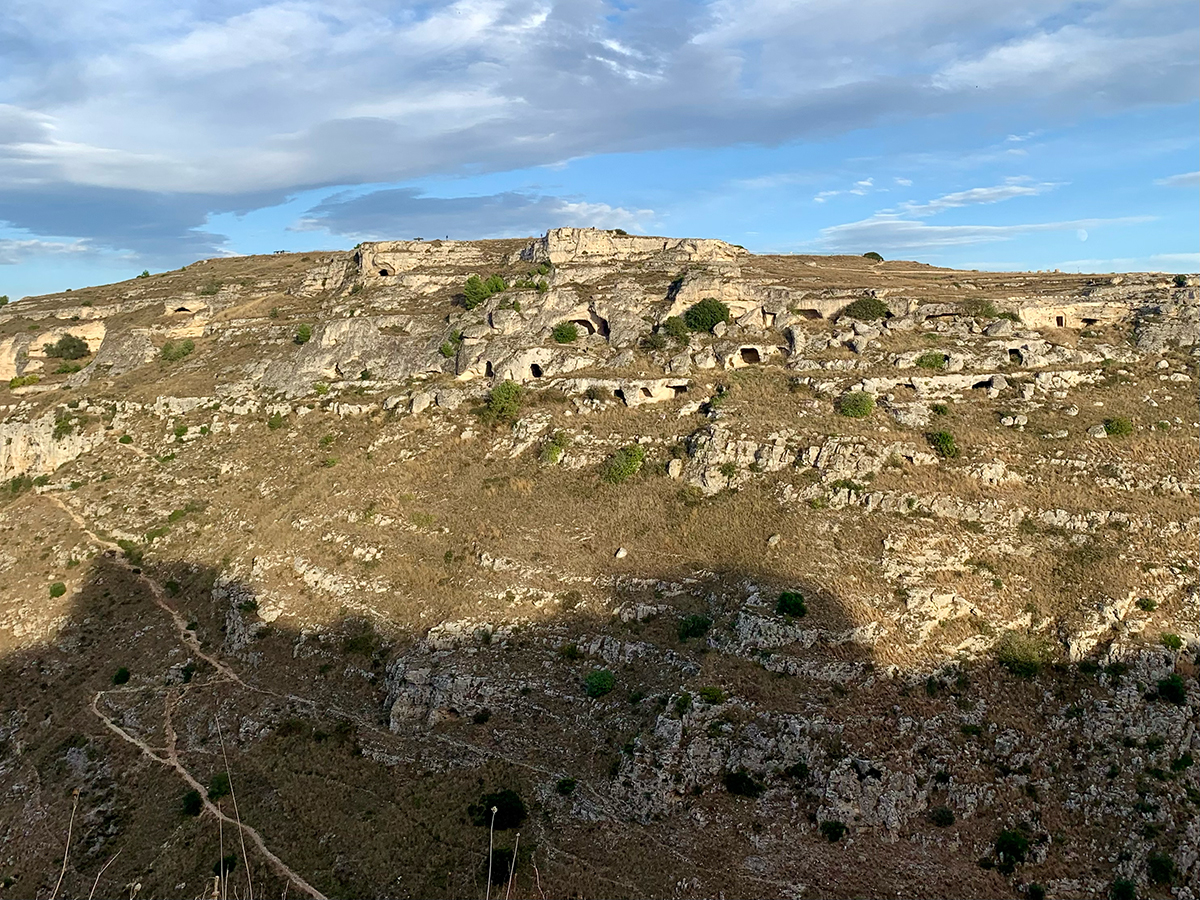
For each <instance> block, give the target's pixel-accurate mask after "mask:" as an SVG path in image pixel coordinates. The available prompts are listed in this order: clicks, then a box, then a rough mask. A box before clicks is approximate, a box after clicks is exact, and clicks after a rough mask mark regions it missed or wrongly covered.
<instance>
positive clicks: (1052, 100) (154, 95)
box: [0, 0, 1200, 300]
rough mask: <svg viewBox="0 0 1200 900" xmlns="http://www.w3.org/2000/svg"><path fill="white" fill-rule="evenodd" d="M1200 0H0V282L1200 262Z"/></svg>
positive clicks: (35, 287)
mask: <svg viewBox="0 0 1200 900" xmlns="http://www.w3.org/2000/svg"><path fill="white" fill-rule="evenodd" d="M1198 48H1200V5H1197V3H1196V2H1195V0H1179V2H1176V0H1094V2H1065V0H1063V2H1060V0H1007V2H1005V3H996V2H994V0H905V2H899V0H854V2H846V0H459V2H438V0H428V2H409V3H401V2H387V0H339V2H337V3H332V2H272V3H263V2H252V0H4V3H3V4H0V294H7V295H9V296H11V297H12V298H13V299H14V300H15V299H17V298H18V297H22V296H26V295H34V294H40V293H47V292H52V291H59V290H64V289H66V288H69V287H71V288H78V287H83V286H86V285H93V284H103V283H108V282H112V281H117V280H121V279H124V278H128V277H131V276H133V275H135V274H137V273H139V272H141V271H142V270H143V269H148V270H149V271H151V272H157V271H163V270H167V269H172V268H178V267H180V266H182V265H185V264H187V263H190V262H193V261H195V260H197V259H202V258H208V257H213V256H229V255H239V254H249V253H265V252H271V251H273V250H317V249H337V248H346V247H351V246H353V245H354V244H356V243H358V242H359V241H362V240H373V239H397V238H413V237H424V238H427V239H430V238H435V237H439V238H444V237H450V238H455V239H475V238H486V237H515V236H524V235H536V234H541V233H543V232H544V231H546V229H548V228H553V227H558V226H564V225H573V226H594V227H599V228H623V229H625V230H627V231H629V232H631V233H639V234H641V233H644V234H663V235H672V236H691V237H716V238H722V239H724V240H727V241H730V242H733V243H737V244H741V245H743V246H745V247H747V248H748V249H750V250H752V251H755V252H763V253H767V252H769V253H854V254H861V253H865V252H868V251H875V252H877V253H881V254H883V256H884V257H886V258H888V259H914V260H920V261H923V262H928V263H932V264H935V265H943V266H953V267H958V268H978V269H993V270H995V269H1021V270H1040V269H1055V268H1057V269H1061V270H1063V271H1072V272H1075V271H1084V272H1114V271H1146V270H1152V271H1167V272H1192V273H1194V272H1196V271H1197V270H1200V252H1198V250H1200V224H1198V223H1200V171H1198V170H1200V162H1198V161H1200V102H1198V101H1200V49H1198Z"/></svg>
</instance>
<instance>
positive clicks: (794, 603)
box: [775, 591, 808, 618]
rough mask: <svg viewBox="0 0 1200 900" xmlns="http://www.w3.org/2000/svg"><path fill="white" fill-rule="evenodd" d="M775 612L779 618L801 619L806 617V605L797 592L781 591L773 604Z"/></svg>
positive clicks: (801, 595) (802, 597) (802, 596)
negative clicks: (791, 617) (792, 617)
mask: <svg viewBox="0 0 1200 900" xmlns="http://www.w3.org/2000/svg"><path fill="white" fill-rule="evenodd" d="M775 612H776V614H777V615H781V616H795V617H796V618H801V617H803V616H807V615H808V604H807V603H805V602H804V595H803V594H801V593H800V592H799V591H783V592H782V593H781V594H780V595H779V600H778V601H776V603H775Z"/></svg>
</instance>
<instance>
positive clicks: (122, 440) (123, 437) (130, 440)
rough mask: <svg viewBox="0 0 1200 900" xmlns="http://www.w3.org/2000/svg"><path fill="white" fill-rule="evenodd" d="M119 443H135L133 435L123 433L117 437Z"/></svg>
mask: <svg viewBox="0 0 1200 900" xmlns="http://www.w3.org/2000/svg"><path fill="white" fill-rule="evenodd" d="M117 443H118V444H132V443H133V435H130V434H123V435H121V436H120V437H119V438H117Z"/></svg>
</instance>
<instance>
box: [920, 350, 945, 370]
mask: <svg viewBox="0 0 1200 900" xmlns="http://www.w3.org/2000/svg"><path fill="white" fill-rule="evenodd" d="M915 365H916V366H917V368H918V369H944V368H946V354H945V353H940V352H938V351H937V350H931V351H929V352H928V353H922V354H921V355H920V356H918V357H917V359H916V363H915Z"/></svg>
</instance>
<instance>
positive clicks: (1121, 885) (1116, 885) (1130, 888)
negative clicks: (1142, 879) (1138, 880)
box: [1108, 878, 1137, 900]
mask: <svg viewBox="0 0 1200 900" xmlns="http://www.w3.org/2000/svg"><path fill="white" fill-rule="evenodd" d="M1108 896H1109V900H1137V885H1136V884H1135V883H1134V882H1132V881H1130V880H1129V879H1128V878H1115V879H1113V883H1112V884H1110V885H1109V886H1108Z"/></svg>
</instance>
